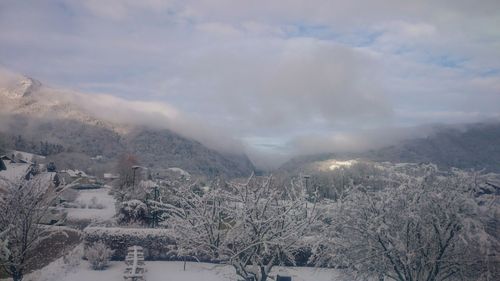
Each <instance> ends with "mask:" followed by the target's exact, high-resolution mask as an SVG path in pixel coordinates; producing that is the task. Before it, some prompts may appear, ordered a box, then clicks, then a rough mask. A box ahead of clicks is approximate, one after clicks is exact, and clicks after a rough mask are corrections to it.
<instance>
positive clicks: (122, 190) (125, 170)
mask: <svg viewBox="0 0 500 281" xmlns="http://www.w3.org/2000/svg"><path fill="white" fill-rule="evenodd" d="M138 165H139V161H138V160H137V157H135V156H134V155H132V154H124V155H122V156H121V157H120V159H118V163H117V166H116V171H117V172H118V173H119V174H120V178H119V179H118V181H117V182H116V183H115V185H114V186H113V189H114V193H115V198H116V199H117V200H118V201H119V202H122V201H125V200H130V199H133V198H129V197H128V196H129V195H130V194H131V193H133V192H134V189H135V187H137V184H138V183H139V182H140V181H141V178H142V176H141V173H140V171H137V169H136V168H135V167H139V166H138ZM134 199H135V198H134Z"/></svg>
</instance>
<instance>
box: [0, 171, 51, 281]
mask: <svg viewBox="0 0 500 281" xmlns="http://www.w3.org/2000/svg"><path fill="white" fill-rule="evenodd" d="M0 185H1V186H0V190H1V191H2V192H0V231H1V232H2V236H3V238H1V239H0V240H3V243H2V244H3V248H4V250H2V255H0V256H2V259H1V260H0V265H1V266H2V268H3V269H4V271H5V272H7V273H8V274H9V275H10V276H11V277H12V278H13V280H14V281H18V280H22V278H23V275H24V273H25V271H26V266H27V264H28V263H29V262H30V257H31V256H32V255H33V251H35V250H36V249H37V248H38V247H39V246H40V244H41V243H43V242H44V241H46V240H47V239H49V238H50V237H51V236H53V235H55V234H57V233H58V232H56V231H54V230H52V229H51V228H48V227H46V226H43V225H41V222H42V221H43V220H44V218H45V217H46V216H47V215H48V214H49V211H50V206H51V205H52V203H53V202H54V201H55V200H56V198H57V196H58V194H59V192H60V191H56V190H55V189H54V187H53V186H51V185H50V184H49V183H47V181H44V180H43V179H42V178H34V179H32V180H29V181H21V182H18V183H11V182H8V181H3V180H2V181H0ZM0 248H2V247H0Z"/></svg>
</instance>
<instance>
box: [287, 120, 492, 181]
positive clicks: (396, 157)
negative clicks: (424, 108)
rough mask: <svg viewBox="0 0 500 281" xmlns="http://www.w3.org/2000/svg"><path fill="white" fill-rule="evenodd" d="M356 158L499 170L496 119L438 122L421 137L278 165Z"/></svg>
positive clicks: (300, 165)
mask: <svg viewBox="0 0 500 281" xmlns="http://www.w3.org/2000/svg"><path fill="white" fill-rule="evenodd" d="M333 159H335V160H347V159H360V160H369V161H375V162H393V163H434V164H436V165H438V166H439V167H440V168H443V169H449V168H452V167H455V168H461V169H475V170H483V169H484V170H485V171H486V172H500V123H476V124H468V125H463V126H460V128H458V127H456V126H454V127H452V126H439V128H436V129H435V131H434V133H433V134H431V135H429V136H427V137H424V138H414V139H408V140H404V141H401V142H400V143H397V144H395V145H391V146H387V147H383V148H381V149H376V150H370V151H365V152H361V153H325V154H317V155H307V156H300V157H296V158H293V159H291V160H290V161H288V162H286V163H285V164H283V165H282V167H281V168H280V169H281V170H286V171H301V170H304V169H306V170H307V169H309V168H310V167H311V166H314V165H313V164H314V163H321V162H325V161H329V160H333Z"/></svg>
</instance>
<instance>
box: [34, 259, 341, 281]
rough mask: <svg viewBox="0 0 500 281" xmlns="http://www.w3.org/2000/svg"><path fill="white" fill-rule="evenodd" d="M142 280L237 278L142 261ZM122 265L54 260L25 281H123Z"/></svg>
mask: <svg viewBox="0 0 500 281" xmlns="http://www.w3.org/2000/svg"><path fill="white" fill-rule="evenodd" d="M146 268H147V273H146V276H145V277H146V280H147V281H179V280H182V281H201V280H202V281H236V280H239V279H241V278H239V277H237V276H236V274H235V273H234V270H233V269H232V267H230V266H226V265H214V264H207V263H187V266H186V271H184V270H183V262H163V261H152V262H146ZM124 270H125V263H124V262H112V263H111V266H110V267H109V268H108V269H106V270H103V271H95V270H92V269H90V267H89V265H88V263H87V262H86V261H84V260H82V261H81V262H80V264H79V265H77V266H75V267H68V266H67V265H64V264H63V263H62V261H61V260H58V261H56V262H54V263H52V264H50V265H49V266H47V267H45V268H43V269H41V270H39V271H37V272H34V273H32V274H29V275H28V276H27V277H26V279H25V280H27V281H52V280H59V281H89V280H106V281H121V280H123V271H124ZM275 274H281V275H287V276H292V280H294V281H332V280H336V281H340V280H343V279H341V278H340V277H339V275H338V274H337V273H336V272H335V270H332V269H315V268H301V267H294V268H291V267H276V268H275V269H273V272H272V275H275ZM344 280H345V279H344Z"/></svg>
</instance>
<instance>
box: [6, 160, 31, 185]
mask: <svg viewBox="0 0 500 281" xmlns="http://www.w3.org/2000/svg"><path fill="white" fill-rule="evenodd" d="M5 166H6V167H7V170H3V171H0V178H4V179H6V180H8V181H10V182H17V181H19V180H21V179H22V178H24V177H25V176H26V174H28V172H29V170H30V167H31V164H26V163H5Z"/></svg>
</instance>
